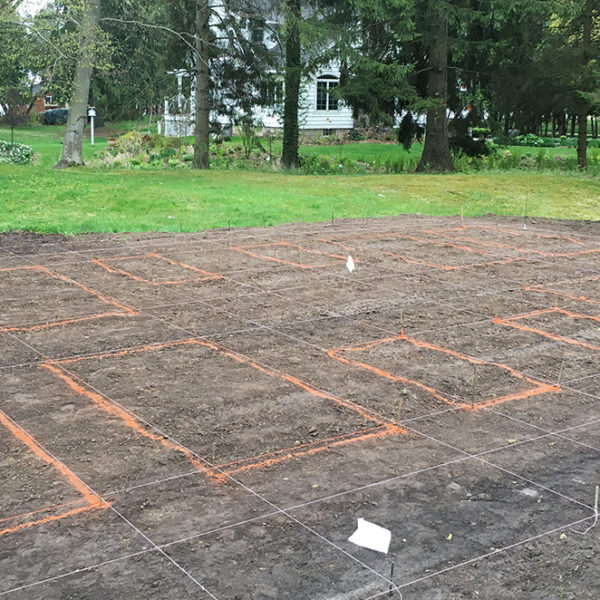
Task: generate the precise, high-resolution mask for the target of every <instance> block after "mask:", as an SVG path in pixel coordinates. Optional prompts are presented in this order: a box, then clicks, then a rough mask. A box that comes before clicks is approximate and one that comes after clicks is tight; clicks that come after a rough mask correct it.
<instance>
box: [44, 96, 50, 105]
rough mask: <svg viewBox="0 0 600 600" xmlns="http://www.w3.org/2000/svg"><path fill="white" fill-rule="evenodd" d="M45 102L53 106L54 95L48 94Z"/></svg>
mask: <svg viewBox="0 0 600 600" xmlns="http://www.w3.org/2000/svg"><path fill="white" fill-rule="evenodd" d="M44 101H45V103H46V104H52V94H46V98H45V99H44Z"/></svg>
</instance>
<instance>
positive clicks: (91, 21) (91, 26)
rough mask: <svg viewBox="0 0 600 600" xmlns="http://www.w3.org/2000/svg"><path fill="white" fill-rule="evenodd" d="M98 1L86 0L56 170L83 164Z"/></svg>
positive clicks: (97, 21) (98, 8)
mask: <svg viewBox="0 0 600 600" xmlns="http://www.w3.org/2000/svg"><path fill="white" fill-rule="evenodd" d="M100 1H101V0H85V2H84V5H83V6H84V10H83V16H82V20H81V30H80V32H79V35H80V40H81V42H80V49H79V58H78V59H77V65H76V67H75V78H74V79H73V89H72V91H71V100H70V102H69V116H68V117H67V126H66V129H65V136H64V138H63V149H62V156H61V159H60V161H58V163H57V164H56V165H55V166H54V168H55V169H66V168H67V167H73V166H76V165H82V164H84V163H83V130H84V128H85V124H86V122H87V107H88V99H89V93H90V79H91V78H92V72H93V70H94V64H93V62H94V54H95V46H96V41H97V37H98V36H97V31H98V23H99V21H100Z"/></svg>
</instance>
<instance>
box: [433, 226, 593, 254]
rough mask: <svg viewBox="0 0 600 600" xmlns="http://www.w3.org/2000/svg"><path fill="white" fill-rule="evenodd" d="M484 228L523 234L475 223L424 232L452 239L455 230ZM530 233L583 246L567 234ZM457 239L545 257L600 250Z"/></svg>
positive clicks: (518, 233)
mask: <svg viewBox="0 0 600 600" xmlns="http://www.w3.org/2000/svg"><path fill="white" fill-rule="evenodd" d="M476 228H478V229H484V230H488V231H498V232H500V233H506V234H509V235H512V236H522V235H523V234H522V233H521V232H517V231H511V230H509V229H504V228H502V227H494V226H492V225H477V226H472V225H463V226H460V227H451V228H448V229H428V230H425V233H430V234H437V235H444V234H446V235H447V236H448V237H450V238H452V239H454V238H457V236H456V235H452V234H453V233H455V232H460V231H464V232H466V231H468V230H469V229H476ZM531 235H533V236H535V237H539V238H542V239H554V240H564V241H567V242H571V243H573V244H577V245H579V246H584V245H585V242H583V241H581V240H578V239H576V238H571V237H568V236H562V235H558V234H547V233H540V232H533V233H532V234H531ZM459 239H461V240H462V241H466V242H469V243H475V244H480V245H482V246H492V247H496V248H503V249H504V248H505V249H509V250H515V251H517V252H522V253H527V254H537V255H539V256H545V257H554V258H565V257H572V256H583V255H586V254H596V253H599V252H600V248H588V249H585V250H574V251H569V252H547V251H545V250H535V249H533V248H531V249H529V248H521V247H519V246H511V245H510V244H504V243H502V242H492V241H488V240H478V239H476V238H468V237H467V238H465V237H462V236H461V237H460V238H459Z"/></svg>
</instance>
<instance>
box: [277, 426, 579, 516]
mask: <svg viewBox="0 0 600 600" xmlns="http://www.w3.org/2000/svg"><path fill="white" fill-rule="evenodd" d="M411 431H413V430H411ZM417 433H419V435H421V436H422V437H426V438H430V436H426V435H425V434H423V433H421V432H418V431H417ZM554 436H555V434H554V433H551V432H548V433H546V434H544V435H540V436H537V437H534V438H528V439H526V440H521V441H519V442H514V443H511V444H506V445H504V446H498V447H496V448H492V449H489V450H483V451H481V452H478V453H475V454H472V453H469V452H467V451H465V450H460V449H458V448H456V449H455V448H453V447H452V446H450V445H449V444H445V443H444V442H441V441H440V440H436V439H435V438H430V439H431V440H433V441H435V442H437V443H438V444H443V445H446V446H448V447H450V448H453V449H454V450H455V451H456V452H458V453H460V454H462V455H463V456H460V457H458V458H455V459H453V460H450V461H447V462H445V463H440V464H438V465H433V466H428V467H424V468H422V469H418V470H416V471H412V472H410V473H404V474H401V475H395V476H394V477H389V478H387V479H383V480H380V481H376V482H372V483H368V484H365V485H361V486H357V487H355V488H352V489H350V490H344V491H342V492H338V493H336V494H331V495H329V496H325V497H321V498H317V499H315V500H309V501H307V502H303V503H301V504H296V505H294V506H291V507H288V508H286V510H298V509H300V508H305V507H307V506H310V505H312V504H317V503H320V502H327V501H330V500H333V499H335V498H339V497H341V496H344V495H346V494H354V493H357V492H361V491H364V490H366V489H370V488H374V487H378V486H383V485H388V484H390V483H394V482H396V481H399V480H401V479H405V478H407V477H412V476H414V475H419V474H421V473H426V472H428V471H431V470H435V469H439V468H443V467H447V466H450V465H453V464H457V463H461V462H465V461H467V460H470V459H474V458H475V459H478V458H479V457H481V456H485V455H487V454H491V453H494V452H500V451H501V450H507V449H509V448H514V447H518V446H521V445H525V444H531V443H533V442H537V441H539V440H542V439H545V438H548V437H554ZM485 462H486V464H490V466H495V465H493V464H491V463H487V461H485ZM537 485H538V484H537V483H536V486H537ZM539 487H542V486H539ZM559 495H560V494H559ZM567 499H569V500H571V501H573V502H577V500H573V499H570V498H567ZM583 506H585V507H586V508H590V507H588V506H586V505H583Z"/></svg>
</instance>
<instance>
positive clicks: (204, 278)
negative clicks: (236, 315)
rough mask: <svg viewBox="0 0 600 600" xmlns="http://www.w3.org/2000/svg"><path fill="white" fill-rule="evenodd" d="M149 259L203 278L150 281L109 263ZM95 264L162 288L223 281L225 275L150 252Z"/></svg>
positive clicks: (103, 260)
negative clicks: (215, 280) (195, 282)
mask: <svg viewBox="0 0 600 600" xmlns="http://www.w3.org/2000/svg"><path fill="white" fill-rule="evenodd" d="M148 258H156V259H158V260H162V261H164V262H166V263H168V264H170V265H173V266H177V267H181V268H183V269H188V270H190V271H193V272H196V273H199V274H200V275H202V277H197V278H195V279H189V278H183V279H176V280H172V281H150V280H149V279H144V278H143V277H140V276H139V275H135V274H134V273H131V272H130V271H125V270H124V269H118V268H116V267H111V266H110V265H109V264H107V263H109V262H116V261H123V260H143V259H148ZM92 262H93V263H95V264H97V265H99V266H101V267H102V268H103V269H105V270H106V271H108V272H109V273H118V274H119V275H124V276H125V277H128V278H129V279H133V280H134V281H139V282H140V283H145V284H147V285H154V286H161V285H178V284H182V283H190V282H193V281H207V280H210V279H223V275H219V274H218V273H211V272H210V271H205V270H204V269H199V268H198V267H194V266H192V265H188V264H186V263H183V262H177V261H176V260H172V259H171V258H167V257H166V256H162V255H161V254H157V253H156V252H150V253H148V254H139V255H136V256H118V257H115V258H99V259H93V260H92Z"/></svg>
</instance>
